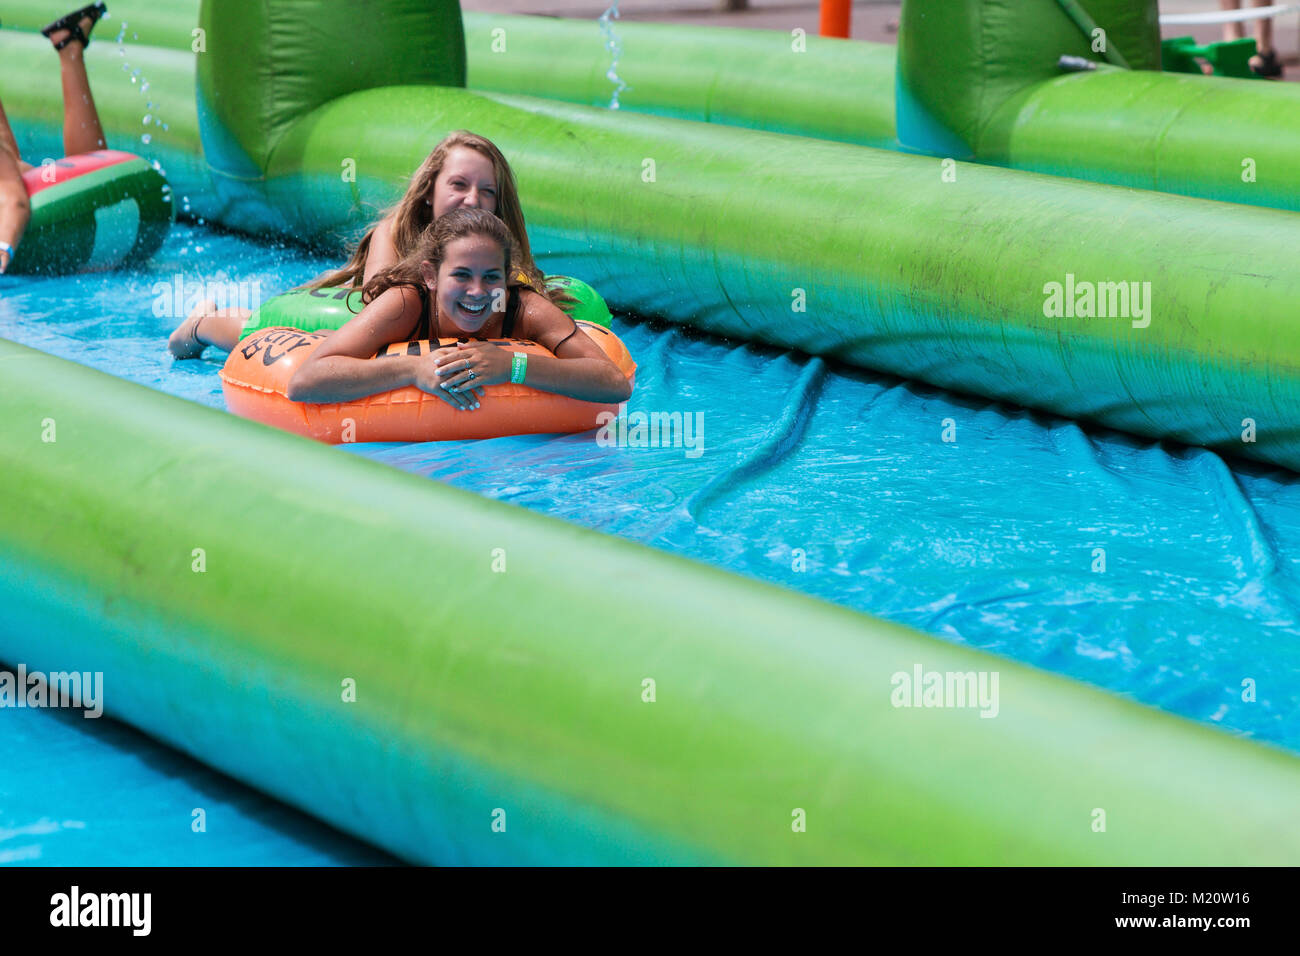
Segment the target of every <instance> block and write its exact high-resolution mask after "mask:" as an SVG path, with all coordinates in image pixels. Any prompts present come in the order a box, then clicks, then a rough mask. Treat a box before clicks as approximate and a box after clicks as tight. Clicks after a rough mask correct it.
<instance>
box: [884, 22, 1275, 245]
mask: <svg viewBox="0 0 1300 956" xmlns="http://www.w3.org/2000/svg"><path fill="white" fill-rule="evenodd" d="M1080 6H1081V8H1083V9H1085V10H1086V11H1087V12H1088V13H1089V14H1090V15H1091V17H1092V19H1094V20H1095V21H1096V22H1097V23H1098V24H1099V25H1100V26H1101V27H1102V28H1104V29H1105V30H1106V38H1107V42H1108V44H1112V45H1114V46H1115V47H1116V48H1118V49H1122V50H1123V51H1124V55H1125V56H1126V57H1127V58H1128V60H1129V63H1130V66H1132V67H1133V69H1130V70H1123V69H1116V68H1114V67H1112V66H1110V65H1108V64H1105V63H1100V64H1099V66H1098V68H1097V69H1096V70H1091V71H1085V72H1076V73H1068V74H1064V75H1062V74H1061V72H1060V70H1059V69H1058V67H1057V63H1058V61H1059V58H1060V57H1061V56H1062V55H1063V54H1069V55H1072V56H1079V57H1084V58H1086V59H1091V60H1093V61H1099V60H1102V59H1103V56H1102V54H1100V53H1098V52H1094V51H1093V50H1092V48H1091V45H1090V44H1089V43H1088V39H1087V37H1085V35H1084V33H1083V32H1082V31H1081V30H1080V29H1079V28H1078V27H1077V26H1076V24H1075V23H1074V22H1073V21H1072V20H1071V19H1070V17H1069V16H1068V15H1067V14H1066V13H1065V12H1064V11H1063V10H1062V9H1061V7H1060V6H1059V4H1058V3H1057V0H1024V2H1020V3H1015V4H1008V3H1005V2H1003V0H907V2H906V3H905V4H904V5H903V11H902V20H901V24H900V28H899V47H898V79H897V99H898V105H897V120H898V130H899V140H900V141H901V143H902V144H903V146H904V148H908V149H912V150H916V151H921V152H927V153H930V154H932V155H937V156H940V157H958V158H960V157H971V158H974V159H975V160H977V161H978V162H981V163H988V164H992V165H997V166H1010V167H1013V168H1016V169H1024V170H1031V171H1034V172H1042V173H1049V174H1051V175H1054V176H1064V177H1070V178H1074V179H1087V180H1091V181H1093V182H1099V183H1109V184H1114V185H1119V186H1133V187H1137V188H1140V189H1149V190H1158V191H1161V192H1168V193H1180V194H1182V195H1187V196H1196V197H1201V198H1204V199H1216V200H1220V201H1225V202H1234V203H1241V204H1245V205H1253V206H1272V207H1274V208H1277V209H1286V210H1292V211H1300V163H1297V162H1296V161H1295V157H1296V156H1298V155H1300V86H1298V85H1297V84H1294V83H1268V84H1263V83H1256V82H1254V80H1251V81H1250V82H1242V81H1241V80H1239V79H1232V78H1227V77H1207V76H1202V75H1200V71H1199V69H1196V70H1192V71H1189V72H1194V73H1196V74H1197V75H1195V76H1190V75H1186V74H1183V73H1161V72H1158V69H1159V66H1160V62H1161V59H1160V58H1161V48H1160V44H1159V29H1158V20H1157V15H1156V14H1157V11H1156V4H1155V2H1154V0H1142V2H1138V3H1130V2H1129V0H1084V2H1082V3H1081V4H1080ZM937 50H938V51H942V56H939V57H936V55H935V51H937ZM1244 52H1245V47H1244V45H1238V46H1232V45H1224V46H1223V47H1222V48H1221V50H1220V52H1219V53H1218V54H1217V55H1218V56H1219V57H1220V58H1221V59H1222V60H1223V64H1221V65H1223V66H1224V69H1227V68H1228V65H1231V64H1239V62H1240V57H1241V56H1242V54H1243V53H1244ZM1247 59H1249V58H1248V57H1247ZM1237 68H1238V67H1237V66H1231V69H1233V70H1236V69H1237ZM1210 228H1213V227H1210ZM1273 241H1274V239H1273V238H1272V237H1271V236H1260V237H1257V238H1256V239H1255V240H1254V242H1252V243H1248V244H1247V246H1243V248H1251V247H1253V246H1254V245H1259V244H1266V243H1271V242H1273Z"/></svg>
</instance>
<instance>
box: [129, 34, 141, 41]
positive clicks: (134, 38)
mask: <svg viewBox="0 0 1300 956" xmlns="http://www.w3.org/2000/svg"><path fill="white" fill-rule="evenodd" d="M131 39H132V40H138V39H140V34H138V33H132V34H131Z"/></svg>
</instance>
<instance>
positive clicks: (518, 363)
mask: <svg viewBox="0 0 1300 956" xmlns="http://www.w3.org/2000/svg"><path fill="white" fill-rule="evenodd" d="M527 372H528V355H527V354H526V353H524V352H516V353H515V357H514V358H512V359H511V360H510V381H512V382H514V383H515V384H516V385H519V384H522V383H523V380H524V375H525V374H527Z"/></svg>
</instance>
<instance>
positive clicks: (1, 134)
mask: <svg viewBox="0 0 1300 956" xmlns="http://www.w3.org/2000/svg"><path fill="white" fill-rule="evenodd" d="M0 150H7V151H8V152H9V153H10V155H12V156H13V158H14V160H15V161H16V162H17V163H18V169H19V170H20V171H21V172H24V173H25V172H27V170H29V169H31V168H32V164H31V163H24V162H23V160H22V157H21V156H19V155H18V140H16V139H14V131H13V130H12V129H11V128H10V126H9V117H8V116H5V105H4V104H3V103H0Z"/></svg>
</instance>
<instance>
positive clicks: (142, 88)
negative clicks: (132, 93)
mask: <svg viewBox="0 0 1300 956" xmlns="http://www.w3.org/2000/svg"><path fill="white" fill-rule="evenodd" d="M148 89H149V81H148V80H145V81H144V82H143V83H141V84H140V92H141V93H144V92H147V91H148Z"/></svg>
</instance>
